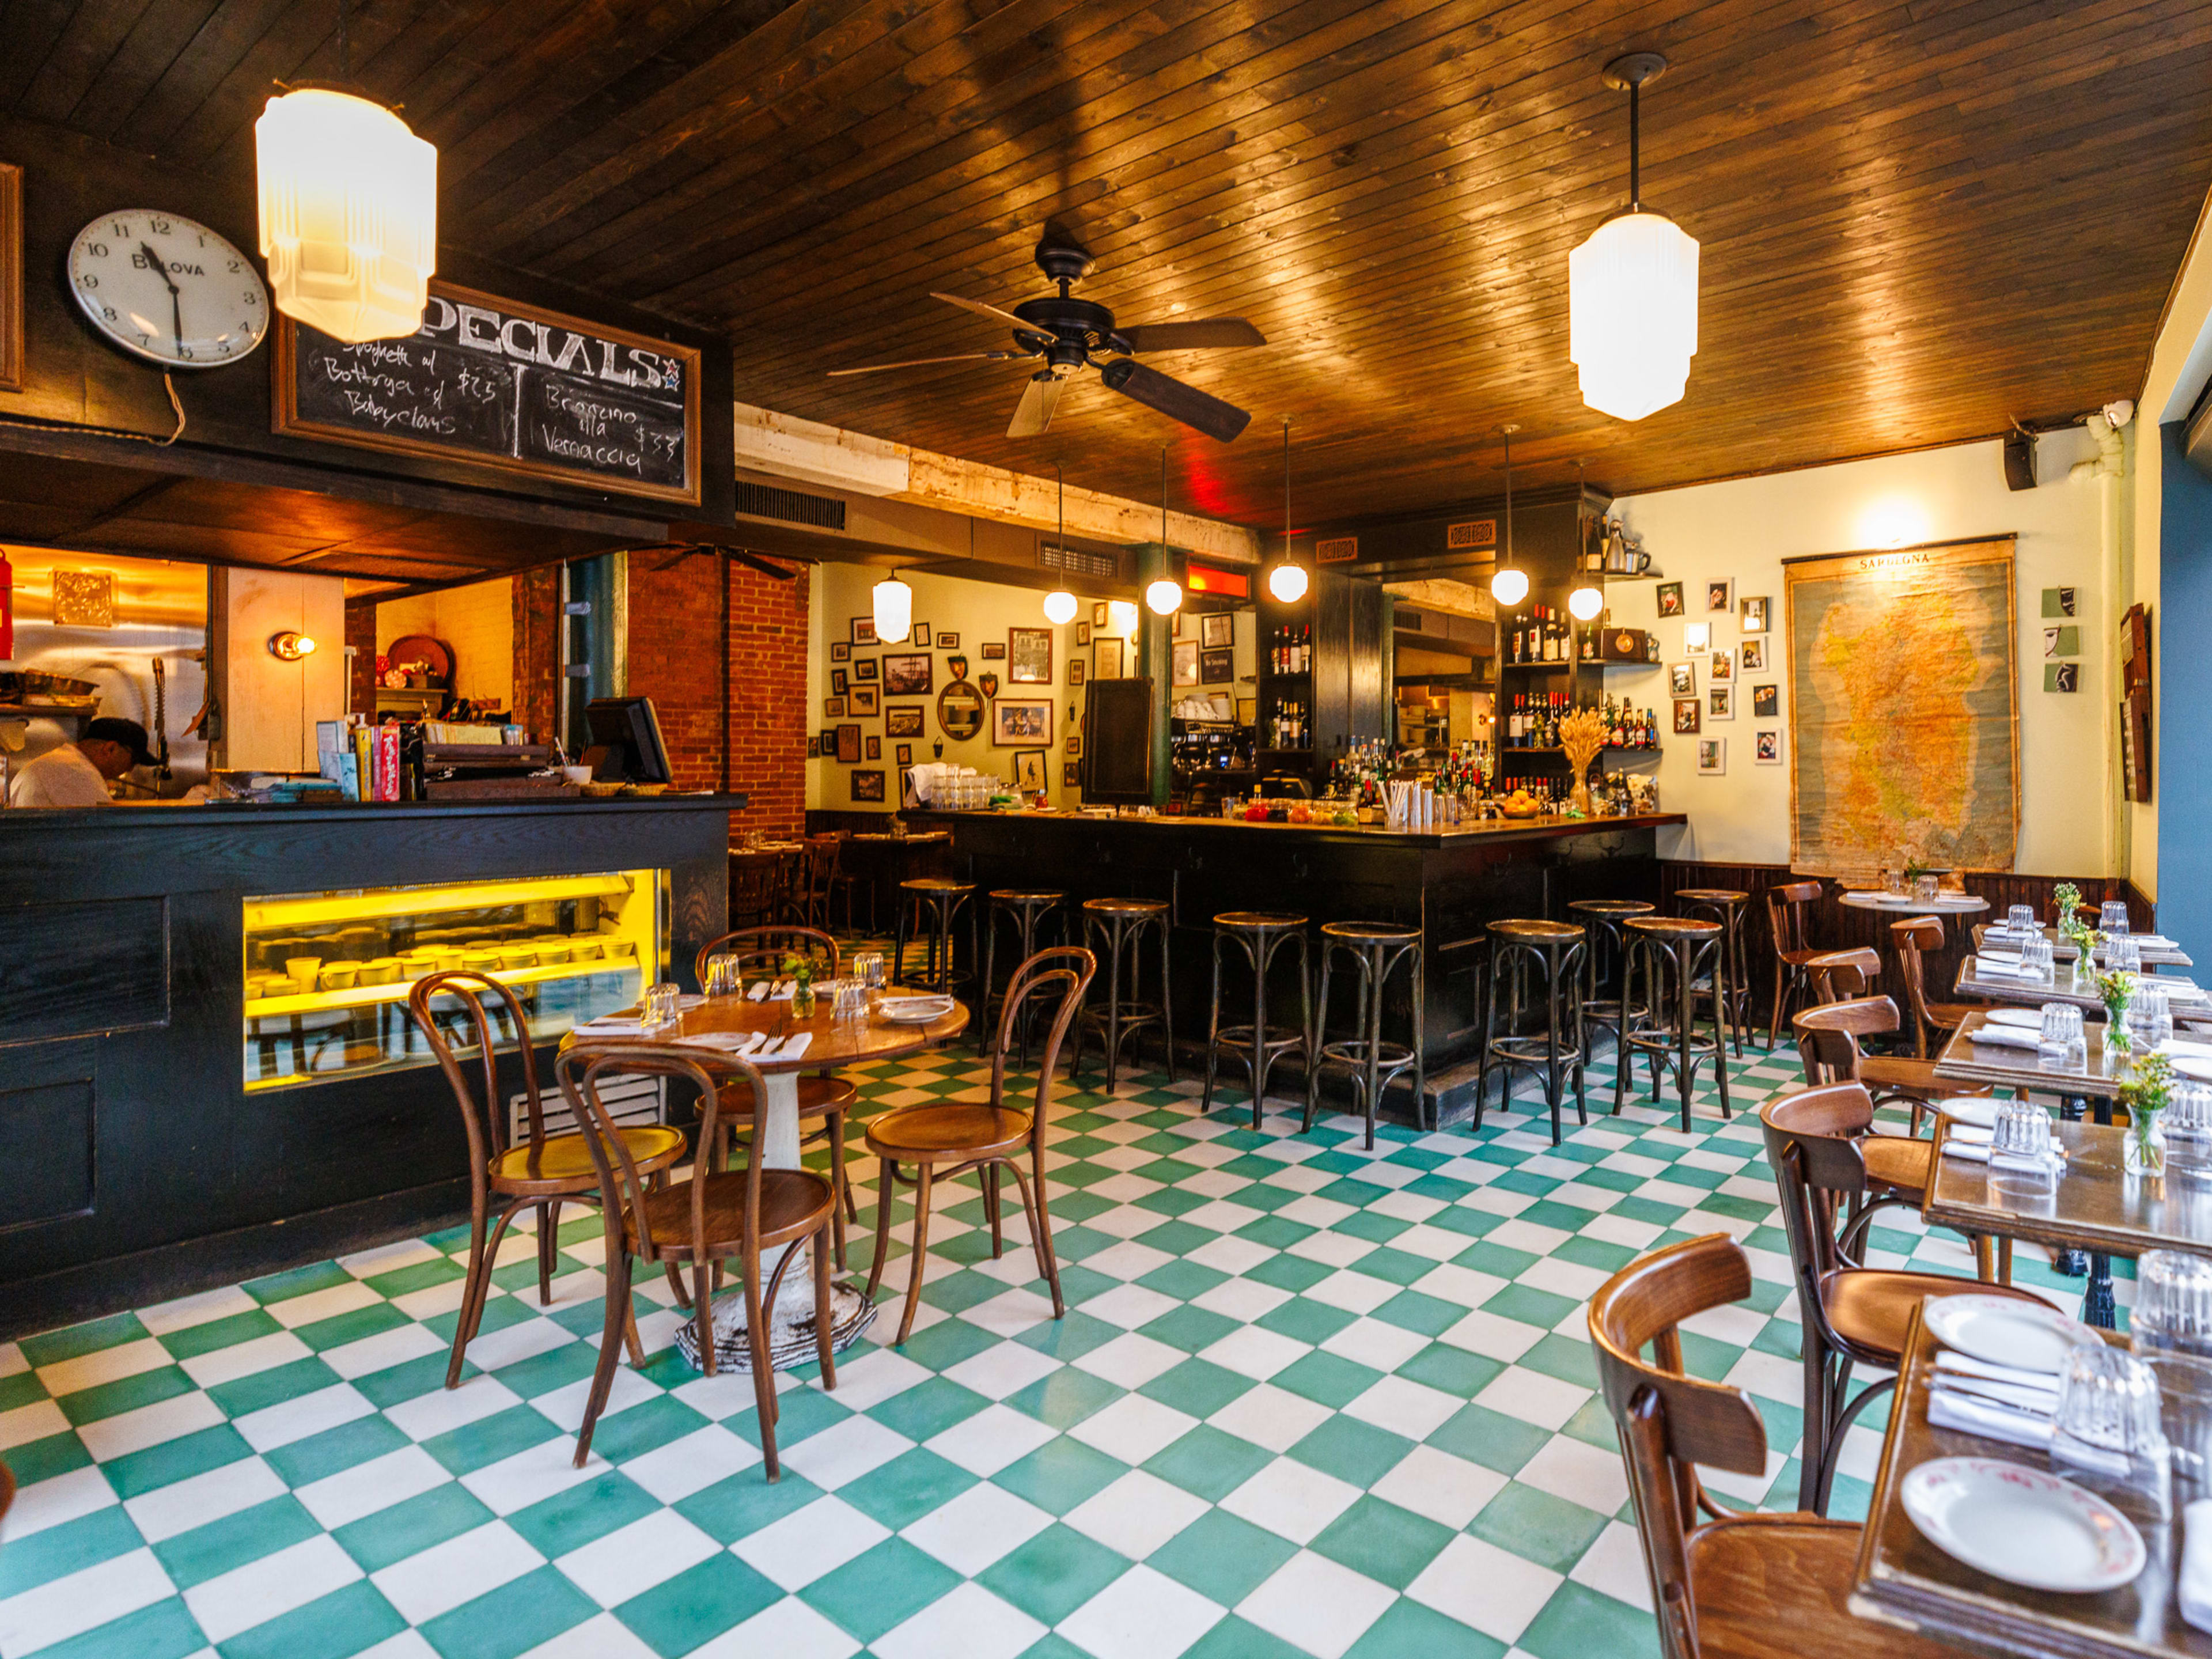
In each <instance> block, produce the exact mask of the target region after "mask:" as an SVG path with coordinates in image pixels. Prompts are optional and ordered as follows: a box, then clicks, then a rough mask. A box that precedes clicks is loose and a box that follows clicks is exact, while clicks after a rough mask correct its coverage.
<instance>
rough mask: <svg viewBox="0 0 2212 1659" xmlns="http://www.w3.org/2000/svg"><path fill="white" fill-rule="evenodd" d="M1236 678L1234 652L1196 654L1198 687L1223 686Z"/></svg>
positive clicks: (1235, 655)
mask: <svg viewBox="0 0 2212 1659" xmlns="http://www.w3.org/2000/svg"><path fill="white" fill-rule="evenodd" d="M1235 678H1237V653H1235V652H1233V651H1201V652H1200V653H1198V683H1199V684H1200V685H1225V684H1228V682H1230V681H1231V680H1233V679H1235Z"/></svg>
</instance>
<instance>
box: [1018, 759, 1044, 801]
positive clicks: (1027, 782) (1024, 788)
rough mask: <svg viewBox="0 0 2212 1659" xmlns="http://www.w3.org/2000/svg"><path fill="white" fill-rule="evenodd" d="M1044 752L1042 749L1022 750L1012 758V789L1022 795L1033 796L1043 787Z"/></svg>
mask: <svg viewBox="0 0 2212 1659" xmlns="http://www.w3.org/2000/svg"><path fill="white" fill-rule="evenodd" d="M1044 760H1045V752H1044V750H1042V749H1024V750H1022V751H1021V752H1020V753H1019V754H1018V755H1016V756H1015V757H1014V787H1015V788H1016V789H1018V790H1019V791H1020V792H1021V793H1023V794H1024V795H1034V794H1036V793H1037V791H1039V790H1040V789H1042V788H1043V787H1044V786H1045V769H1044Z"/></svg>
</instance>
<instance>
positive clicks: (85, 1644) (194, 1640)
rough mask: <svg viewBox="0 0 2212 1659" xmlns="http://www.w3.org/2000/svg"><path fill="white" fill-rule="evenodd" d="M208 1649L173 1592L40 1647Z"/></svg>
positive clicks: (51, 1657) (53, 1651)
mask: <svg viewBox="0 0 2212 1659" xmlns="http://www.w3.org/2000/svg"><path fill="white" fill-rule="evenodd" d="M10 1455H11V1456H12V1455H13V1454H12V1453H11V1454H10ZM206 1650H207V1638H206V1637H204V1636H203V1635H201V1634H200V1627H199V1626H198V1625H197V1624H196V1623H194V1622H193V1620H192V1615H191V1613H189V1612H187V1611H186V1610H185V1603H184V1600H183V1598H182V1597H180V1596H175V1595H173V1596H170V1597H169V1598H168V1599H167V1601H156V1602H155V1603H154V1604H153V1605H152V1606H151V1607H141V1608H140V1609H139V1610H138V1611H137V1612H136V1613H125V1615H124V1616H123V1617H122V1618H120V1619H111V1620H108V1622H107V1623H106V1624H104V1625H100V1626H95V1627H94V1628H93V1629H91V1630H88V1631H87V1632H84V1633H83V1634H82V1636H76V1637H72V1638H70V1639H69V1640H68V1641H66V1642H57V1643H55V1644H53V1645H52V1647H46V1648H40V1650H39V1659H185V1656H186V1655H188V1654H195V1653H204V1652H205V1651H206Z"/></svg>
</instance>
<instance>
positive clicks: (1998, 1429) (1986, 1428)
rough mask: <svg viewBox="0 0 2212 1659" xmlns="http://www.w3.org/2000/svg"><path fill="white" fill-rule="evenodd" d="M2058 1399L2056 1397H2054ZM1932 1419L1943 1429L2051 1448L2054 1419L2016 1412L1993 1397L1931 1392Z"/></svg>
mask: <svg viewBox="0 0 2212 1659" xmlns="http://www.w3.org/2000/svg"><path fill="white" fill-rule="evenodd" d="M2054 1402H2055V1396H2054ZM1928 1420H1929V1422H1930V1423H1933V1424H1934V1425H1936V1427H1937V1428H1939V1429H1958V1430H1961V1431H1964V1432H1966V1433H1967V1434H1978V1435H1982V1436H1984V1437H1986V1438H1988V1439H1990V1440H2002V1441H2004V1442H2005V1443H2008V1444H2009V1445H2015V1446H2034V1447H2038V1448H2040V1449H2048V1448H2049V1447H2050V1444H2051V1419H2049V1418H2048V1417H2044V1416H2039V1415H2037V1414H2036V1413H2033V1412H2023V1411H2015V1410H2014V1409H2013V1408H2012V1407H2009V1406H2000V1405H1998V1404H1997V1403H1996V1401H1991V1400H1976V1399H1972V1398H1971V1397H1970V1396H1968V1395H1962V1394H1954V1393H1952V1392H1951V1391H1950V1390H1949V1389H1929V1391H1928Z"/></svg>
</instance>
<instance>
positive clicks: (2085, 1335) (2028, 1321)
mask: <svg viewBox="0 0 2212 1659" xmlns="http://www.w3.org/2000/svg"><path fill="white" fill-rule="evenodd" d="M1925 1317H1926V1318H1927V1321H1928V1328H1929V1330H1930V1331H1932V1332H1934V1333H1935V1335H1936V1340H1937V1341H1938V1342H1941V1343H1942V1345H1943V1346H1945V1347H1947V1348H1956V1349H1957V1350H1958V1351H1959V1352H1960V1353H1963V1354H1969V1355H1972V1357H1973V1358H1976V1359H1986V1360H1988V1361H1989V1362H1990V1364H1992V1365H2010V1366H2011V1367H2013V1369H2014V1370H2022V1371H2041V1372H2044V1373H2045V1374H2046V1375H2056V1374H2057V1370H2058V1368H2059V1367H2060V1366H2061V1365H2063V1364H2065V1363H2066V1356H2067V1355H2068V1354H2069V1352H2072V1351H2073V1350H2074V1349H2075V1348H2076V1347H2078V1346H2081V1344H2082V1343H2084V1342H2099V1341H2102V1340H2104V1339H2102V1338H2101V1337H2100V1336H2099V1335H2098V1334H2097V1333H2096V1332H2094V1331H2093V1330H2091V1329H2090V1328H2088V1327H2087V1325H2084V1324H2083V1323H2082V1322H2081V1321H2080V1320H2078V1319H2069V1318H2067V1316H2065V1315H2064V1314H2063V1313H2060V1312H2059V1311H2058V1310H2057V1309H2056V1308H2053V1307H2051V1306H2049V1305H2047V1304H2044V1303H2040V1302H2030V1301H2027V1300H2026V1299H2025V1298H2023V1297H2013V1296H1946V1297H1937V1298H1936V1300H1934V1301H1932V1302H1930V1303H1929V1304H1928V1311H1927V1314H1926V1316H1925Z"/></svg>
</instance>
